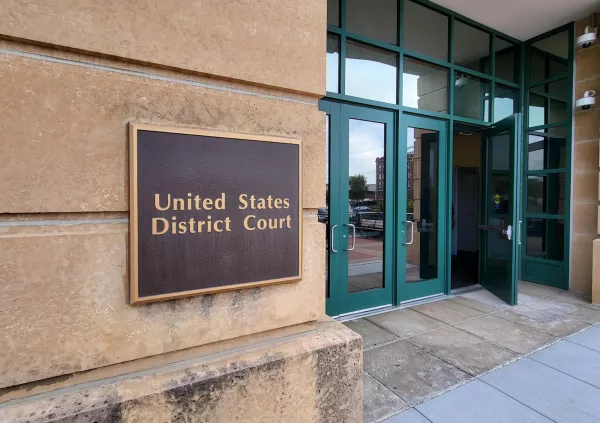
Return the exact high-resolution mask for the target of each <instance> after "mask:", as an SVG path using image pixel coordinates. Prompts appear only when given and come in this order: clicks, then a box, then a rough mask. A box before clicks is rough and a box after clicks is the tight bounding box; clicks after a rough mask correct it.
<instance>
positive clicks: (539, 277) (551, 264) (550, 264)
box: [521, 22, 575, 289]
mask: <svg viewBox="0 0 600 423" xmlns="http://www.w3.org/2000/svg"><path fill="white" fill-rule="evenodd" d="M564 31H568V44H569V54H568V58H567V59H566V60H565V59H564V58H561V57H557V56H554V55H552V54H549V53H546V52H544V51H541V50H539V49H536V48H535V47H533V44H534V43H536V42H538V41H540V40H543V39H546V38H548V37H552V36H553V35H556V34H559V33H561V32H564ZM524 48H525V51H526V54H525V56H524V57H525V60H524V63H523V67H524V70H525V71H526V72H523V89H522V92H523V96H522V98H523V146H524V148H523V158H522V162H523V168H522V175H523V176H522V178H521V180H522V185H523V186H522V190H521V191H522V216H523V219H522V220H523V223H524V230H525V233H524V239H523V241H524V242H523V245H522V248H521V278H522V279H523V280H528V281H531V282H536V283H541V284H547V285H551V286H554V287H557V288H563V289H568V288H569V271H570V263H569V251H570V236H571V233H570V232H571V228H570V221H571V207H572V205H571V171H572V169H571V157H572V134H573V112H572V111H573V84H574V55H575V24H574V23H573V22H571V23H569V24H566V25H563V26H560V27H558V28H555V29H553V30H552V31H549V32H546V33H544V34H541V35H539V36H537V37H534V38H532V39H530V40H528V41H526V42H525V43H524ZM534 50H535V53H536V54H538V55H541V56H544V57H546V58H547V59H552V60H555V61H559V62H563V63H566V65H567V71H566V73H563V74H560V75H554V76H549V69H548V65H546V78H545V79H543V80H540V81H531V80H530V67H531V54H530V52H532V51H534ZM548 76H549V77H548ZM557 81H567V85H568V86H569V87H571V92H570V93H568V95H567V97H566V98H556V97H554V96H552V95H550V94H549V93H537V92H534V93H533V94H534V95H537V96H540V97H543V98H544V99H545V103H546V105H545V122H546V124H544V125H539V126H535V127H529V94H530V90H531V89H532V88H536V87H540V86H542V87H543V86H545V85H547V84H551V83H553V82H557ZM550 100H559V101H563V102H566V108H567V113H566V120H565V121H563V122H557V123H551V124H549V123H547V122H548V121H549V120H548V111H549V109H550V107H549V104H550ZM558 127H566V129H567V133H566V143H565V167H563V168H555V169H544V170H534V171H531V170H528V168H529V155H528V151H529V134H532V133H536V132H538V133H540V132H543V131H545V130H548V129H552V128H558ZM560 173H563V174H564V175H565V182H564V184H565V199H564V202H565V203H564V208H565V210H564V214H550V213H528V212H527V189H528V186H527V185H528V184H527V181H528V177H529V176H549V175H552V174H560ZM532 218H533V219H535V218H540V219H550V220H560V219H562V220H563V222H564V247H563V248H564V252H563V260H549V259H543V258H538V257H530V256H527V242H526V241H527V219H532ZM547 239H549V238H548V237H547ZM553 241H554V240H553V239H550V242H553ZM532 265H533V266H536V268H537V270H536V272H534V274H533V275H532V274H530V273H529V272H527V266H532ZM557 269H559V274H562V277H561V278H560V280H558V281H553V278H554V279H556V277H555V275H556V274H557Z"/></svg>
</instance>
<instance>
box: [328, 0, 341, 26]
mask: <svg viewBox="0 0 600 423" xmlns="http://www.w3.org/2000/svg"><path fill="white" fill-rule="evenodd" d="M327 25H333V26H340V0H327Z"/></svg>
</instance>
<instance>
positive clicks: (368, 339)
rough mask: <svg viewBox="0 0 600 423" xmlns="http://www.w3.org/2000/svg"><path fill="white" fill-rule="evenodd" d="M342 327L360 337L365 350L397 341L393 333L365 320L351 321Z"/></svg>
mask: <svg viewBox="0 0 600 423" xmlns="http://www.w3.org/2000/svg"><path fill="white" fill-rule="evenodd" d="M344 325H345V326H347V327H349V328H350V329H352V330H353V331H354V332H356V333H358V334H359V335H360V336H362V339H363V348H364V349H365V350H368V349H371V348H373V347H377V346H380V345H381V344H385V343H388V342H390V341H394V340H397V339H398V337H397V336H396V335H394V334H393V333H390V332H388V331H387V330H385V329H382V328H380V327H379V326H377V325H374V324H373V323H371V322H369V321H368V320H367V319H358V320H352V321H350V322H345V323H344Z"/></svg>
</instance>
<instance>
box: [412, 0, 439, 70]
mask: <svg viewBox="0 0 600 423" xmlns="http://www.w3.org/2000/svg"><path fill="white" fill-rule="evenodd" d="M403 30H404V48H405V49H406V50H409V51H414V52H415V53H420V54H424V55H427V56H431V57H433V58H435V59H439V60H443V61H446V62H447V61H448V46H449V44H448V17H447V16H446V15H442V14H441V13H438V12H435V11H433V10H431V9H429V8H427V7H425V6H421V5H420V4H417V3H413V2H412V1H408V0H404V25H403Z"/></svg>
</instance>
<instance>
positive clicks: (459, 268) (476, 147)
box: [451, 123, 482, 290]
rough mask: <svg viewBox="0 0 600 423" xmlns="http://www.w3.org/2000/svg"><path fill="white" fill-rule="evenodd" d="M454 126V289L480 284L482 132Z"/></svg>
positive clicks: (465, 126) (467, 126) (452, 264)
mask: <svg viewBox="0 0 600 423" xmlns="http://www.w3.org/2000/svg"><path fill="white" fill-rule="evenodd" d="M477 129H478V128H477V127H474V126H470V125H465V124H459V123H455V124H454V127H453V139H454V143H453V144H454V145H453V152H452V153H453V154H452V228H451V239H452V244H451V245H452V251H451V257H452V263H451V268H452V272H451V289H453V290H454V289H461V288H466V287H469V286H474V285H477V284H479V216H480V207H481V175H482V172H481V170H482V166H481V139H482V137H481V132H479V131H477Z"/></svg>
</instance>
